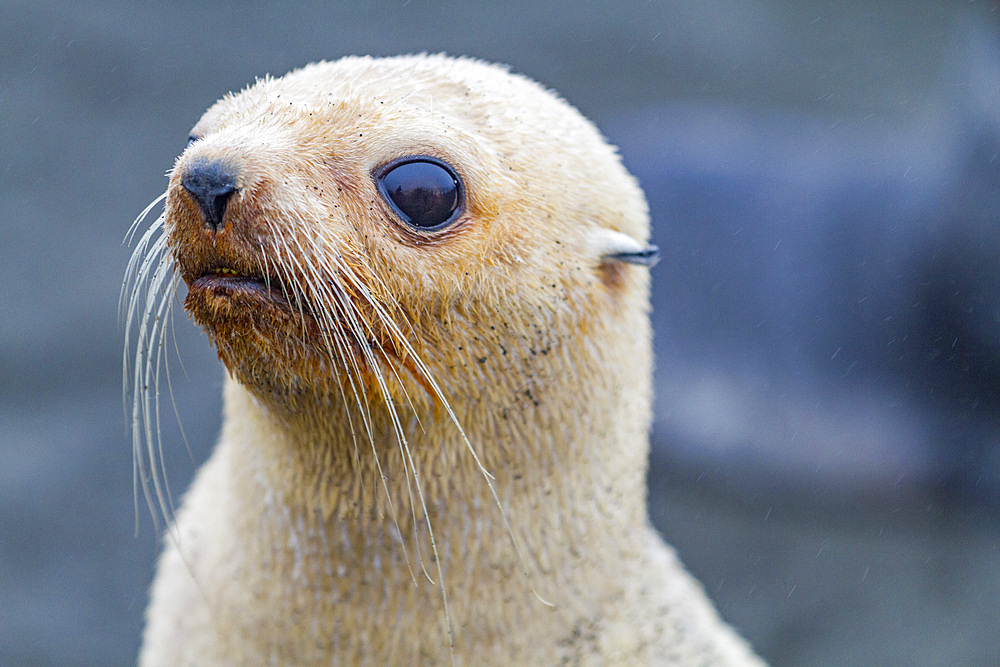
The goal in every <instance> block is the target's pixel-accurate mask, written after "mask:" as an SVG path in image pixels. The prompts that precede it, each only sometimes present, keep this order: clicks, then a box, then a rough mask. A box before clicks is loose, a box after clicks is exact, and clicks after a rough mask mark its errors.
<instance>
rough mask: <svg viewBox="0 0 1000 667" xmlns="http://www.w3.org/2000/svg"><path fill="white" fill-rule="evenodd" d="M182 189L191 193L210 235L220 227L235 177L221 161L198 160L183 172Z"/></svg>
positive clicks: (234, 185) (234, 186) (232, 191)
mask: <svg viewBox="0 0 1000 667" xmlns="http://www.w3.org/2000/svg"><path fill="white" fill-rule="evenodd" d="M181 185H183V186H184V189H185V190H187V191H188V192H190V193H191V194H192V195H193V196H194V198H195V200H196V201H197V202H198V206H199V207H200V208H201V212H202V215H203V216H204V218H205V225H206V226H207V227H208V228H209V229H211V230H212V231H213V232H217V231H219V230H221V229H222V227H223V218H224V216H225V214H226V206H227V205H228V203H229V198H230V197H231V196H232V194H233V193H234V192H236V174H235V170H234V169H232V168H231V167H230V166H229V165H227V164H226V163H224V162H222V161H220V160H198V161H196V162H194V163H192V164H191V165H189V166H188V167H187V168H186V169H185V170H184V177H183V178H182V179H181Z"/></svg>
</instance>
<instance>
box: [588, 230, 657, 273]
mask: <svg viewBox="0 0 1000 667" xmlns="http://www.w3.org/2000/svg"><path fill="white" fill-rule="evenodd" d="M590 243H591V247H592V248H593V250H594V254H596V255H597V256H598V257H600V258H601V262H602V263H606V262H625V263H626V264H638V265H639V266H647V267H652V266H653V265H654V264H656V263H657V262H658V261H660V249H659V248H657V247H656V246H655V245H651V244H650V245H643V244H642V243H639V242H638V241H636V240H635V239H634V238H632V237H631V236H628V235H627V234H622V233H621V232H616V231H614V230H613V229H607V228H606V227H602V228H600V229H597V230H595V231H594V232H593V233H592V234H591V238H590Z"/></svg>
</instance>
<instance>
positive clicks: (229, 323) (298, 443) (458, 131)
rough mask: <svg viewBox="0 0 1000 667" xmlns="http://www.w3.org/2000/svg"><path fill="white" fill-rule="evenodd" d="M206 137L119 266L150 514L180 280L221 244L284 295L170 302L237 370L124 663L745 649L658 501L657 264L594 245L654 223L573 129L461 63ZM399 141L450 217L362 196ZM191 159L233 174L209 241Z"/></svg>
mask: <svg viewBox="0 0 1000 667" xmlns="http://www.w3.org/2000/svg"><path fill="white" fill-rule="evenodd" d="M194 135H195V136H196V137H198V138H199V140H198V141H196V142H194V143H193V144H192V145H191V146H189V147H188V149H187V150H186V151H185V152H184V153H183V155H181V156H180V158H178V161H177V164H176V165H175V167H174V169H173V171H172V173H171V178H170V185H169V188H168V191H167V193H166V195H165V196H166V205H165V210H164V214H163V216H161V218H160V219H159V220H158V221H157V222H156V223H154V225H153V226H152V227H151V228H150V230H149V231H148V232H147V233H146V235H144V236H143V237H142V240H141V241H140V244H139V248H138V249H137V251H136V256H135V258H134V260H133V263H132V264H131V265H130V269H129V275H130V278H129V280H128V281H127V285H126V294H128V293H129V292H130V293H131V296H130V298H129V300H128V302H127V306H128V310H129V314H130V319H131V318H135V319H136V320H137V322H138V331H139V334H138V337H139V339H138V342H137V344H136V358H135V362H134V363H135V366H134V368H135V373H134V377H133V381H134V383H135V387H136V388H135V394H134V401H133V405H134V412H135V420H134V436H135V440H136V447H137V464H136V465H137V478H138V479H139V480H140V481H141V482H142V483H143V484H142V488H143V489H144V490H145V492H146V494H147V498H148V499H149V500H150V502H151V503H158V504H159V505H160V507H161V509H163V510H164V512H167V511H168V507H169V503H170V501H169V496H168V494H167V492H166V489H165V485H164V484H163V483H162V481H161V476H160V475H158V474H157V471H156V465H155V462H156V459H157V447H158V446H159V444H158V437H159V436H158V430H157V428H156V420H157V413H158V407H157V403H156V396H155V395H154V393H153V392H154V389H152V388H155V387H157V386H158V380H159V375H160V368H161V358H162V356H163V355H162V352H161V350H162V347H163V341H164V339H165V331H166V329H165V327H166V324H165V322H166V321H167V319H168V316H169V309H170V305H169V304H170V301H171V297H172V295H173V294H174V293H175V292H176V291H177V289H178V287H179V284H180V281H181V280H182V279H183V280H184V281H186V282H188V284H189V285H191V284H192V281H193V280H194V279H195V278H197V276H198V275H199V272H202V273H203V272H204V271H205V270H206V269H211V268H214V267H215V266H217V265H219V263H220V262H223V263H225V265H226V266H227V267H232V268H233V269H234V270H238V271H239V272H241V273H244V274H247V275H256V276H260V277H262V278H263V279H264V280H266V282H267V284H268V286H269V288H270V289H271V290H273V291H274V294H278V293H279V292H280V293H281V294H282V295H283V296H282V298H281V299H278V300H279V301H281V302H282V303H285V304H291V306H292V307H291V308H289V307H287V305H286V306H284V307H281V308H279V307H271V305H269V304H270V302H269V301H261V302H256V301H254V300H253V299H252V298H250V299H249V300H247V299H243V298H242V297H233V298H222V297H218V296H216V295H212V294H208V295H206V294H204V293H203V292H198V291H197V290H196V289H191V291H190V292H189V294H188V297H187V300H186V301H185V307H186V309H187V310H188V312H189V313H190V314H191V315H192V316H193V317H194V318H195V320H196V321H198V322H199V324H201V325H202V326H203V327H204V328H205V329H206V331H207V332H208V334H209V336H210V338H211V340H212V342H213V344H214V345H215V347H216V348H217V350H218V352H219V356H220V358H221V359H222V360H223V362H224V363H225V364H226V366H227V368H228V370H229V374H230V376H229V379H228V380H227V382H226V387H225V392H224V397H225V415H224V421H223V427H222V433H221V436H220V439H219V443H218V445H217V446H216V448H215V451H214V453H213V454H212V457H211V458H210V460H209V461H208V462H207V463H206V464H205V465H204V467H203V468H202V469H201V470H200V471H199V473H198V476H197V479H196V480H195V482H194V484H193V486H192V487H191V489H190V491H189V492H188V493H187V496H186V497H185V499H184V502H183V506H182V507H181V509H180V510H179V512H178V513H177V516H176V520H175V522H174V523H173V524H172V526H171V527H170V528H169V529H168V532H167V536H168V537H167V542H166V548H165V551H164V554H163V556H162V558H161V560H160V563H159V571H158V573H157V576H156V580H155V582H154V584H153V589H152V594H151V601H150V605H149V608H148V610H147V627H146V631H145V635H144V639H143V648H142V653H141V656H140V662H141V663H142V664H145V665H181V664H264V663H272V664H274V663H280V664H330V663H331V662H332V663H334V664H447V663H449V662H451V663H454V664H462V665H484V664H558V663H570V664H670V663H676V664H691V663H700V664H713V663H715V664H743V663H753V662H755V661H756V658H755V657H754V656H753V655H752V654H751V652H750V651H749V649H748V648H747V646H746V645H745V643H744V642H743V641H742V640H741V639H739V638H738V637H737V636H736V635H735V633H733V632H732V631H731V630H730V629H729V628H728V627H726V626H725V625H724V624H723V623H722V622H721V621H720V620H719V618H718V616H717V615H716V613H715V611H714V610H713V609H712V606H711V604H710V602H709V601H708V600H707V598H706V596H705V595H704V593H703V591H702V589H701V587H700V586H699V585H698V584H697V582H695V581H694V580H693V579H692V578H691V577H690V575H688V574H687V573H686V572H685V570H684V569H683V567H682V566H681V564H680V563H679V562H678V560H677V559H676V557H675V556H674V553H673V551H672V550H671V549H670V548H669V547H667V546H666V545H664V544H663V542H662V541H661V540H660V538H659V537H658V536H657V535H656V534H655V533H654V531H653V529H652V528H651V527H650V525H649V523H648V520H647V517H646V509H645V472H646V458H647V454H648V440H647V431H648V428H649V420H650V393H651V386H650V385H651V371H650V369H651V364H652V355H651V342H650V341H651V333H650V327H649V321H648V291H649V275H648V271H647V270H646V269H645V268H644V267H640V266H633V265H628V264H624V263H622V262H619V261H614V260H609V259H608V257H609V256H612V255H614V254H615V253H620V252H626V251H630V250H631V249H638V248H642V247H643V246H644V245H645V243H646V241H647V237H648V215H647V210H646V204H645V200H644V198H643V196H642V193H641V191H640V190H639V188H638V186H637V185H636V183H635V182H634V180H633V179H632V177H631V176H630V175H629V174H628V173H627V172H626V171H625V169H624V168H623V167H622V165H621V163H620V161H619V159H618V157H617V155H616V154H615V151H614V149H613V148H611V147H610V146H609V145H608V144H607V143H606V142H605V141H604V140H603V139H602V138H601V136H600V135H599V133H598V132H597V131H596V130H595V129H594V127H593V126H592V125H591V124H590V123H589V122H588V121H587V120H586V119H584V118H583V117H582V116H581V115H580V114H579V113H577V112H576V111H575V110H574V109H572V108H571V107H570V106H569V105H568V104H566V103H565V102H563V101H562V100H560V99H559V98H557V97H556V96H555V95H554V94H551V93H549V92H547V91H545V90H543V89H542V88H540V87H539V86H538V85H537V84H534V83H533V82H530V81H528V80H527V79H524V78H522V77H519V76H515V75H511V74H509V73H507V72H506V71H505V70H504V69H502V68H500V67H496V66H492V65H487V64H483V63H480V62H477V61H473V60H468V59H452V58H447V57H444V56H410V57H400V58H388V59H370V58H346V59H343V60H340V61H337V62H332V63H319V64H315V65H310V66H308V67H305V68H303V69H300V70H296V71H294V72H292V73H290V74H288V75H286V76H284V77H282V78H279V79H264V80H261V81H258V82H257V83H256V84H255V85H253V86H251V87H249V88H247V89H246V90H244V91H242V92H240V93H239V94H236V95H230V96H228V97H226V98H224V99H223V100H221V101H219V102H218V103H217V104H216V105H215V106H213V107H212V108H211V109H210V110H209V111H208V112H207V113H206V114H205V116H204V117H203V118H202V120H201V121H200V122H199V123H198V125H196V127H195V130H194ZM407 155H432V156H434V157H437V158H439V159H441V160H444V161H446V162H448V163H449V164H450V165H451V166H452V167H453V168H454V169H455V171H456V172H457V173H458V174H459V176H460V177H461V179H462V181H463V182H464V185H465V192H466V201H465V211H464V213H463V215H462V218H461V219H460V220H459V221H458V222H457V223H456V224H455V225H453V227H452V228H450V229H448V230H446V231H444V232H440V233H432V234H425V233H421V232H414V231H412V230H409V229H407V228H406V226H405V225H404V224H403V223H402V222H401V221H399V220H397V219H396V218H395V217H394V215H393V213H392V211H391V210H390V209H389V207H388V206H387V205H386V203H385V202H384V201H383V200H382V199H381V197H380V196H379V194H378V193H377V191H376V188H375V184H374V181H373V178H372V173H373V170H375V169H377V168H378V167H379V166H380V165H383V164H386V163H387V162H389V161H391V160H393V159H395V158H399V157H402V156H407ZM204 159H212V160H223V161H225V162H226V163H227V164H230V165H235V166H236V167H237V168H238V174H239V176H238V181H237V193H236V194H235V195H234V196H233V198H232V203H231V204H230V205H229V209H227V214H226V215H227V223H226V226H225V227H224V228H223V229H222V230H221V231H219V232H217V233H210V232H209V231H207V230H206V228H205V226H204V224H203V223H202V221H201V219H200V217H199V214H198V209H197V207H196V206H194V204H193V202H192V201H191V198H190V197H189V196H188V195H187V193H186V192H184V190H183V188H182V186H181V184H180V180H181V178H182V176H181V174H182V173H183V171H184V169H185V168H186V167H187V166H188V165H190V164H192V163H193V161H195V160H204ZM147 213H148V210H147ZM144 215H145V213H144ZM142 217H144V216H140V220H141V218H142ZM137 222H138V221H137ZM276 298H277V297H276ZM151 387H152V388H151ZM146 480H151V481H150V482H149V484H148V486H147V484H146Z"/></svg>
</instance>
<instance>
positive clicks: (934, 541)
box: [0, 0, 1000, 665]
mask: <svg viewBox="0 0 1000 667" xmlns="http://www.w3.org/2000/svg"><path fill="white" fill-rule="evenodd" d="M998 24H1000V16H998V9H997V5H996V3H992V2H958V1H955V2H943V1H928V2H920V3H917V2H902V1H898V2H891V1H887V0H882V1H875V2H868V3H848V2H839V3H828V2H818V1H809V0H803V1H794V0H788V1H785V2H781V1H776V0H775V1H770V2H764V1H757V2H754V1H750V0H708V1H700V0H698V1H696V0H681V1H678V2H644V1H636V0H626V1H624V2H618V3H609V2H606V1H604V0H601V1H600V2H590V1H585V0H583V1H580V2H574V3H547V2H514V3H483V4H481V5H479V4H473V3H464V2H457V1H455V2H438V3H430V2H423V1H420V0H412V1H405V2H404V1H402V0H400V1H398V2H377V3H367V4H366V3H318V2H300V3H295V4H289V5H287V6H286V5H283V4H281V3H268V2H242V3H203V2H157V3H147V2H139V1H134V0H133V1H131V2H101V3H97V2H45V1H41V0H33V1H32V2H10V1H5V2H2V3H0V52H2V58H0V149H2V152H0V282H2V284H3V289H2V290H0V663H2V664H29V663H30V664H116V663H128V662H130V661H132V660H133V659H134V656H135V653H136V650H137V646H138V642H139V637H140V633H141V626H142V612H143V609H144V606H145V604H146V589H147V586H148V584H149V582H150V579H151V577H152V568H153V564H154V559H155V554H156V551H157V538H156V535H155V532H154V529H153V526H152V524H151V521H150V518H149V513H148V511H147V510H146V507H145V506H144V504H143V503H142V501H141V500H140V506H139V508H138V529H137V530H136V513H135V509H134V505H133V496H132V462H131V451H130V443H129V439H128V437H127V434H126V427H125V417H124V410H123V407H122V398H121V350H122V335H123V334H122V327H121V325H120V324H119V321H118V318H117V313H116V306H117V300H118V291H119V285H120V280H121V276H122V273H123V271H124V267H125V264H126V261H127V258H128V255H129V249H128V248H126V247H123V246H122V243H121V240H122V238H123V236H124V233H125V230H126V228H127V227H128V225H129V223H130V222H131V221H132V219H133V218H134V217H135V215H136V214H137V213H138V212H139V211H140V210H142V208H143V207H144V206H145V205H146V204H147V203H148V202H149V201H150V200H152V199H153V198H154V197H155V196H156V195H157V194H159V193H160V192H161V191H162V190H163V188H164V186H165V179H164V172H165V171H166V170H167V169H168V168H169V167H170V165H171V163H172V160H173V158H174V157H175V155H176V154H177V153H178V152H180V150H182V148H183V146H184V144H185V140H186V137H187V133H188V130H189V129H190V127H191V125H193V123H194V122H195V121H196V120H197V118H198V117H199V115H200V114H201V112H202V111H203V110H204V109H205V108H206V107H207V106H208V105H209V104H211V103H212V102H213V101H214V100H215V99H216V98H218V97H219V96H220V95H221V94H223V93H224V92H226V91H228V90H232V89H238V88H241V87H242V86H244V85H246V84H247V83H249V82H252V81H253V79H254V77H255V76H258V75H262V74H264V73H273V74H281V73H283V72H285V71H286V70H288V69H290V68H292V67H295V66H298V65H302V64H304V63H306V62H309V61H311V60H317V59H322V58H327V59H329V58H336V57H337V56H340V55H345V54H353V53H371V54H395V53H401V52H414V51H447V52H449V53H454V54H468V55H474V56H478V57H482V58H485V59H488V60H494V61H502V62H506V63H509V64H510V65H512V67H513V69H515V70H516V71H519V72H523V73H526V74H528V75H529V76H531V77H533V78H536V79H538V80H539V81H542V82H543V83H545V84H546V85H549V86H551V87H553V88H555V89H557V90H559V91H560V92H561V93H562V94H563V95H564V96H565V97H566V98H567V99H569V100H570V101H571V102H572V103H573V104H575V105H577V106H578V107H579V108H580V109H581V110H582V111H583V112H584V113H585V114H586V115H588V116H590V117H591V118H592V119H594V120H595V122H597V124H598V125H599V126H600V127H601V128H602V129H603V130H604V131H605V133H606V134H607V135H608V136H609V137H610V138H611V139H612V141H614V142H616V143H617V144H619V145H620V146H621V148H622V153H623V155H624V159H625V162H626V164H627V165H628V166H629V167H630V168H631V169H632V170H633V171H634V172H635V173H636V174H637V175H638V176H639V178H640V179H641V181H642V183H643V185H644V187H645V189H646V191H647V193H648V196H649V199H650V203H651V206H652V211H653V219H654V229H655V231H654V235H655V240H656V242H657V243H658V244H659V245H660V247H661V249H662V251H663V261H662V262H661V263H660V265H659V266H657V267H656V269H655V270H654V274H653V275H654V278H655V311H654V319H655V326H656V331H657V352H658V366H657V376H656V379H657V403H656V406H657V413H656V421H655V427H654V431H653V444H654V448H653V455H652V468H651V472H650V482H651V498H650V506H651V516H652V517H653V520H654V522H655V523H656V524H657V526H658V527H659V528H660V529H661V531H663V533H664V534H665V535H666V536H667V538H668V540H669V541H670V542H672V543H673V544H674V545H675V546H676V547H677V549H678V550H679V551H680V553H681V556H682V558H683V559H684V560H685V562H686V563H687V564H688V565H689V567H690V568H691V569H692V570H693V571H694V572H695V573H696V574H697V575H698V576H699V577H700V578H701V579H702V581H703V582H704V584H705V587H706V589H707V591H708V592H709V594H710V595H711V596H712V597H713V598H714V599H715V601H716V602H717V604H718V606H719V608H720V610H721V611H722V613H723V614H724V615H725V617H726V618H727V619H728V620H730V621H731V622H732V623H734V624H735V625H737V626H738V627H739V628H740V629H741V631H742V632H743V633H744V634H746V635H747V636H748V637H749V638H750V639H751V640H752V641H753V643H754V645H755V646H756V647H757V649H758V650H759V651H760V652H761V653H762V654H763V655H764V656H765V657H766V658H768V659H769V660H771V661H773V662H774V663H776V664H789V665H809V664H814V665H827V664H876V663H877V664H901V665H902V664H991V663H992V664H996V663H997V661H998V656H1000V526H998V507H1000V502H998V500H997V498H998V493H1000V474H998V465H997V458H998V457H997V448H998V442H1000V426H998V424H1000V417H998V412H1000V388H998V387H1000V296H998V295H1000V226H998V225H1000V222H998V220H1000V213H998V211H1000V157H998V155H1000V88H998V86H1000V39H998V35H1000V31H998ZM566 178H568V179H571V178H572V174H570V173H568V174H566ZM176 328H177V337H178V346H179V348H180V354H181V357H182V360H183V362H184V372H182V371H180V367H179V365H178V364H176V363H175V364H173V369H174V389H175V393H176V396H177V403H178V411H179V413H180V415H181V417H182V419H183V424H184V428H185V431H186V433H187V435H188V439H189V441H190V445H191V448H190V451H191V453H190V454H188V451H187V449H186V448H185V446H184V444H183V442H182V440H181V438H180V436H179V434H178V433H177V432H176V429H174V430H169V429H168V431H167V444H168V445H169V447H168V451H167V464H168V474H169V478H170V481H171V483H172V485H173V487H174V488H175V489H182V488H184V487H185V486H186V485H187V483H188V480H189V479H190V476H191V475H192V473H193V471H194V470H195V469H196V467H197V465H198V463H199V462H200V461H201V460H203V459H204V457H205V456H206V455H207V452H208V451H209V448H210V447H211V444H212V441H213V440H214V437H215V434H216V431H217V428H218V423H219V390H220V387H221V383H222V373H223V371H222V370H221V368H220V367H219V365H218V363H217V362H216V360H215V358H214V355H213V354H212V352H211V350H210V349H209V347H208V345H207V343H206V341H205V340H204V338H203V337H202V336H201V335H200V334H199V333H198V332H197V331H195V330H194V328H193V327H192V326H191V325H190V323H188V322H187V321H186V320H185V319H184V317H183V316H180V317H178V318H177V327H176ZM172 422H173V416H172V415H169V414H168V416H167V417H166V418H165V419H164V423H165V425H167V426H170V425H171V424H172Z"/></svg>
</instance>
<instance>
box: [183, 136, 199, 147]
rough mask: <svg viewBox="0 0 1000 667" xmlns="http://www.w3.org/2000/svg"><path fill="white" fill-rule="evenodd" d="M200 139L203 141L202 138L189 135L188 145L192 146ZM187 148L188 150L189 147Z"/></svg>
mask: <svg viewBox="0 0 1000 667" xmlns="http://www.w3.org/2000/svg"><path fill="white" fill-rule="evenodd" d="M199 139H201V137H196V136H194V135H193V134H189V135H188V142H187V145H188V146H190V145H191V144H193V143H194V142H196V141H198V140H199ZM185 148H187V146H185Z"/></svg>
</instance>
